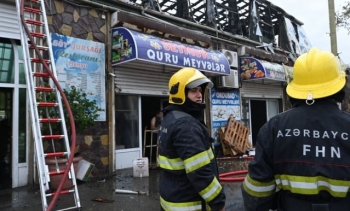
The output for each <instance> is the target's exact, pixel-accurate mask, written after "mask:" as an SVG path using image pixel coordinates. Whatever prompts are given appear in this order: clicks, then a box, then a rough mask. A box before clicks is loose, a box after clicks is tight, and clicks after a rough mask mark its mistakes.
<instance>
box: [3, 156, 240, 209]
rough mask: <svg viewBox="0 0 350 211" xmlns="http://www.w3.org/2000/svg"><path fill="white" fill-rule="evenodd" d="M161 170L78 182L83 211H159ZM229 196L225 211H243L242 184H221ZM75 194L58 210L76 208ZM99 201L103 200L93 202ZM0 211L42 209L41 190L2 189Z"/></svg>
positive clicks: (225, 166) (224, 166)
mask: <svg viewBox="0 0 350 211" xmlns="http://www.w3.org/2000/svg"><path fill="white" fill-rule="evenodd" d="M219 168H220V169H219V170H220V173H226V172H230V171H233V170H235V171H237V170H244V169H246V168H247V163H246V162H244V161H238V162H237V161H223V162H219ZM160 172H161V171H160V170H159V169H151V170H150V171H149V177H142V178H138V177H133V171H132V169H124V170H118V171H116V173H115V175H113V176H110V177H108V178H105V179H103V180H95V181H90V182H81V181H79V182H78V190H79V196H80V201H81V205H82V209H81V210H83V211H153V210H154V211H158V210H159V191H158V187H159V186H158V185H159V183H158V181H159V177H160ZM221 184H222V185H223V186H224V189H225V193H226V207H225V208H226V211H233V210H234V211H243V210H244V207H243V201H242V195H241V190H240V185H241V182H222V183H221ZM115 189H123V190H131V191H140V192H144V193H145V194H144V195H135V194H121V193H115ZM72 197H73V196H72V195H61V196H60V197H59V200H58V201H57V203H56V207H55V209H56V210H57V209H62V208H65V207H69V206H72V205H73V203H74V202H73V200H72ZM94 199H95V200H100V201H94ZM0 210H1V211H20V210H21V211H22V210H25V211H40V210H42V205H41V198H40V190H39V186H37V185H28V186H26V187H21V188H15V189H7V190H0Z"/></svg>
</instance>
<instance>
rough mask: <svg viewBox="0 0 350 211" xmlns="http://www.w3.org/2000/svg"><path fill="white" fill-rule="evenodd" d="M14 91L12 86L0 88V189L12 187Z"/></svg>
mask: <svg viewBox="0 0 350 211" xmlns="http://www.w3.org/2000/svg"><path fill="white" fill-rule="evenodd" d="M12 93H13V89H11V88H0V189H5V188H11V187H12V179H11V178H12V177H11V172H12V170H11V168H12V163H11V155H12V153H11V145H12V144H11V142H12V139H11V137H12V130H11V125H12V98H13V96H12Z"/></svg>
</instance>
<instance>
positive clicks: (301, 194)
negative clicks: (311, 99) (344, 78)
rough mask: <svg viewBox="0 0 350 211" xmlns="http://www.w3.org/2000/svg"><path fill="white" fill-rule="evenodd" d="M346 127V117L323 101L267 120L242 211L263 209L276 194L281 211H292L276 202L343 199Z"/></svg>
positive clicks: (347, 186) (347, 185)
mask: <svg viewBox="0 0 350 211" xmlns="http://www.w3.org/2000/svg"><path fill="white" fill-rule="evenodd" d="M349 125H350V115H349V114H348V113H346V112H343V111H341V110H339V108H338V106H337V105H336V103H335V102H333V101H331V100H329V99H323V100H316V101H315V104H313V105H311V106H308V105H301V106H299V107H296V108H294V109H291V110H289V111H287V112H284V113H282V114H279V115H277V116H275V117H273V118H272V119H271V120H270V121H268V122H267V123H266V124H265V125H264V126H263V127H262V128H261V129H260V131H259V134H258V137H257V144H256V156H255V158H254V160H253V161H252V162H251V163H250V164H249V173H248V175H247V177H246V179H245V181H244V182H243V185H242V192H243V197H244V201H245V207H246V210H249V211H253V210H259V211H260V210H268V209H269V208H270V207H271V206H272V204H273V200H274V195H275V193H276V191H277V190H279V191H280V193H281V194H280V196H279V197H280V198H279V203H280V208H282V210H293V208H290V207H284V204H283V203H281V201H284V200H283V199H281V197H283V198H288V197H292V198H295V199H298V200H302V201H305V202H307V203H311V204H318V203H320V204H322V203H339V204H340V202H341V201H345V200H347V199H346V198H349V194H348V192H349V191H350V164H349V162H348V161H349V159H350V127H349ZM282 193H283V194H282ZM341 204H344V203H341ZM295 206H296V207H295V208H294V209H297V206H298V204H296V205H295ZM330 207H332V206H330ZM333 207H339V206H333ZM346 209H347V208H346ZM346 209H345V210H346Z"/></svg>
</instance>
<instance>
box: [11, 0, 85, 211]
mask: <svg viewBox="0 0 350 211" xmlns="http://www.w3.org/2000/svg"><path fill="white" fill-rule="evenodd" d="M16 5H17V12H18V16H19V18H20V22H19V25H20V31H21V41H22V47H23V57H24V61H25V62H24V65H25V71H26V82H27V86H28V95H29V103H30V113H31V121H32V130H33V136H34V140H35V154H36V162H37V167H38V175H39V176H38V177H39V185H40V192H41V200H42V208H43V210H44V211H51V210H52V209H53V207H54V206H55V204H56V201H57V199H58V197H59V195H60V194H71V195H73V196H74V205H73V206H70V207H65V208H63V209H61V210H69V209H78V210H80V209H81V205H80V199H79V193H78V188H77V183H76V179H75V174H74V168H73V165H72V162H73V156H74V152H75V141H76V140H75V139H76V134H75V125H74V118H73V115H72V111H71V109H70V107H69V103H68V101H67V98H66V96H65V95H64V93H63V90H62V88H61V86H60V84H59V83H58V81H57V79H56V69H55V65H54V58H53V53H52V48H51V39H50V35H49V29H48V23H47V18H46V11H45V2H44V0H16ZM52 99H53V100H52ZM47 101H49V102H47ZM52 101H54V102H52ZM62 101H63V103H64V105H65V107H66V110H67V112H68V114H69V119H70V128H71V134H72V135H71V146H70V145H69V137H68V133H67V127H66V124H65V119H64V110H63V103H62ZM54 128H59V130H60V131H61V133H60V134H53V131H55V130H54ZM43 134H44V135H43ZM46 140H50V141H51V145H52V151H53V152H51V153H45V152H44V146H43V142H44V141H46ZM59 140H61V143H60V144H61V145H62V144H63V148H64V149H65V151H56V148H57V147H56V146H57V144H58V142H59ZM60 157H61V158H68V163H67V164H66V166H65V168H64V169H60V168H59V166H58V163H57V159H58V158H60ZM46 158H54V159H55V160H56V169H57V170H56V171H53V172H49V170H48V166H47V164H46V161H45V159H46ZM59 174H61V175H63V178H62V181H61V182H60V185H59V187H58V189H57V190H56V191H55V192H50V188H49V182H50V178H51V177H52V176H55V175H59ZM67 177H69V179H71V180H72V184H73V188H71V189H69V190H62V188H63V185H64V183H65V182H66V179H67ZM48 201H50V203H48Z"/></svg>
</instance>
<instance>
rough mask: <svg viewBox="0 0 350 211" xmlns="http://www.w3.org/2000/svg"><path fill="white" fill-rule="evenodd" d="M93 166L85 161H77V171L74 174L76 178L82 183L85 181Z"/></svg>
mask: <svg viewBox="0 0 350 211" xmlns="http://www.w3.org/2000/svg"><path fill="white" fill-rule="evenodd" d="M94 167H95V165H94V164H92V163H90V162H88V161H86V160H81V161H79V164H78V171H77V172H76V175H77V176H76V177H77V179H79V180H82V181H87V180H88V178H89V176H90V173H91V171H92V170H93V169H94Z"/></svg>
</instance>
